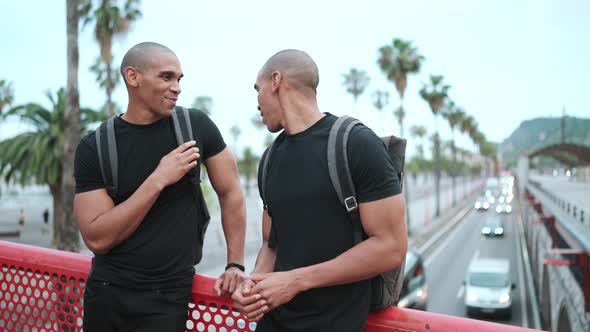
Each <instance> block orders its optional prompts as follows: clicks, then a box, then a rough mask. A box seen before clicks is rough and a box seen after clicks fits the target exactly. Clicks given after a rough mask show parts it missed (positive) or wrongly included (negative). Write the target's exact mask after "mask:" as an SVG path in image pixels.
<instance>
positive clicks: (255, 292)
mask: <svg viewBox="0 0 590 332" xmlns="http://www.w3.org/2000/svg"><path fill="white" fill-rule="evenodd" d="M299 292H300V290H299V289H298V287H297V286H296V285H295V278H294V277H293V275H292V274H291V273H289V272H272V273H264V274H253V275H251V276H250V277H249V278H247V279H244V281H242V282H241V283H240V284H239V285H238V287H237V288H236V290H235V291H234V292H233V294H232V300H233V301H234V308H236V309H237V310H239V311H240V312H242V313H243V314H244V316H245V317H246V318H247V319H248V320H249V321H251V322H257V321H259V320H260V319H261V318H262V316H264V314H266V313H267V312H269V311H270V310H272V309H274V308H276V307H278V306H280V305H282V304H284V303H287V302H289V301H290V300H291V299H292V298H293V297H295V295H297V294H298V293H299Z"/></svg>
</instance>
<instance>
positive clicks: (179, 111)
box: [172, 106, 211, 228]
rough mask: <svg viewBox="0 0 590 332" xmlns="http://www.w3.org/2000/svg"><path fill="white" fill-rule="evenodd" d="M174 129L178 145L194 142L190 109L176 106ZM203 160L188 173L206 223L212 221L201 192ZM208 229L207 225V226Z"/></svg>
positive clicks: (198, 161) (173, 113)
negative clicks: (200, 172) (199, 171)
mask: <svg viewBox="0 0 590 332" xmlns="http://www.w3.org/2000/svg"><path fill="white" fill-rule="evenodd" d="M172 128H173V129H174V136H175V137H176V143H177V144H178V145H182V144H184V143H186V142H188V141H192V140H194V136H193V126H192V124H191V118H190V114H189V111H188V109H186V108H185V107H182V106H176V108H175V109H174V111H172ZM201 162H202V160H201V158H199V159H197V166H195V167H193V168H191V169H190V170H189V171H188V172H187V173H186V175H187V177H188V178H189V180H190V181H191V183H192V190H193V194H194V195H195V199H196V200H197V202H199V204H201V212H202V214H203V218H204V220H205V221H206V223H208V222H209V219H211V215H210V214H209V209H208V208H207V203H206V202H205V197H204V195H203V191H202V190H201V179H200V178H199V173H198V169H199V167H200V164H201ZM205 228H206V224H205Z"/></svg>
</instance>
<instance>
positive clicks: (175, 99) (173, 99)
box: [164, 97, 178, 106]
mask: <svg viewBox="0 0 590 332" xmlns="http://www.w3.org/2000/svg"><path fill="white" fill-rule="evenodd" d="M164 99H166V101H167V102H168V103H170V105H172V106H176V101H177V100H178V99H177V98H169V97H164Z"/></svg>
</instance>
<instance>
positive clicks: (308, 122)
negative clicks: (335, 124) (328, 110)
mask: <svg viewBox="0 0 590 332" xmlns="http://www.w3.org/2000/svg"><path fill="white" fill-rule="evenodd" d="M285 99H286V100H284V101H283V102H282V104H283V114H284V115H283V128H285V131H286V132H287V134H289V135H294V134H297V133H300V132H302V131H304V130H306V129H307V128H309V127H311V126H313V125H314V124H315V123H316V122H318V121H319V120H320V119H321V118H323V117H324V116H325V114H324V113H322V112H320V109H319V107H318V104H317V101H316V99H315V97H314V98H305V97H302V96H295V97H294V98H285Z"/></svg>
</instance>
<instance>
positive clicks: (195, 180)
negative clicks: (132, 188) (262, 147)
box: [96, 106, 211, 233]
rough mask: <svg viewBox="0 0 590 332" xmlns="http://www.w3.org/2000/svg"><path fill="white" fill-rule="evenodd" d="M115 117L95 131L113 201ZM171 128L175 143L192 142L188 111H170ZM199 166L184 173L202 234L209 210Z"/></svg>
mask: <svg viewBox="0 0 590 332" xmlns="http://www.w3.org/2000/svg"><path fill="white" fill-rule="evenodd" d="M115 117H116V115H115V116H113V117H111V118H109V119H108V120H106V121H104V122H103V123H101V124H100V127H99V128H98V129H96V150H97V151H98V161H99V163H100V171H101V172H102V179H103V181H104V184H105V187H106V190H107V193H108V194H109V196H110V197H111V198H112V199H113V201H115V198H116V197H117V194H118V189H119V172H118V169H119V165H118V158H117V141H116V139H115ZM172 127H173V128H174V136H175V137H176V142H177V143H178V145H181V144H183V143H185V142H188V141H192V140H193V128H192V126H191V122H190V115H189V111H188V109H186V108H184V107H180V106H177V107H176V108H175V109H174V111H172ZM200 166H201V159H200V158H199V159H198V160H197V166H196V167H195V168H192V169H191V170H190V171H188V172H187V173H186V175H185V176H187V177H188V178H189V179H190V181H191V183H192V184H193V185H192V188H193V195H194V196H195V202H199V204H200V210H201V213H202V216H203V220H204V223H205V224H204V226H203V233H204V232H205V229H206V228H207V225H208V223H209V220H210V219H211V217H210V215H209V210H208V209H207V204H206V203H205V198H204V197H203V192H202V190H201V180H200V178H199V176H198V172H197V169H198V168H199V167H200Z"/></svg>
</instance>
